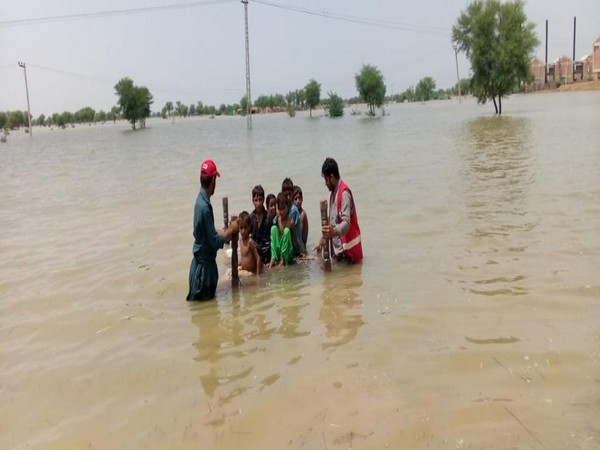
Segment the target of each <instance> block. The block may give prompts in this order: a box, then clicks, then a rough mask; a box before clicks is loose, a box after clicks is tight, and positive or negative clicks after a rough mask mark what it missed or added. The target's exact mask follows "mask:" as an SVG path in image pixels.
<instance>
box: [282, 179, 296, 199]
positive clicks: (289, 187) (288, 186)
mask: <svg viewBox="0 0 600 450" xmlns="http://www.w3.org/2000/svg"><path fill="white" fill-rule="evenodd" d="M293 191H294V183H293V182H292V180H291V179H289V178H286V179H285V180H283V182H282V183H281V192H283V193H284V194H285V195H287V196H288V199H289V200H290V202H291V201H292V192H293Z"/></svg>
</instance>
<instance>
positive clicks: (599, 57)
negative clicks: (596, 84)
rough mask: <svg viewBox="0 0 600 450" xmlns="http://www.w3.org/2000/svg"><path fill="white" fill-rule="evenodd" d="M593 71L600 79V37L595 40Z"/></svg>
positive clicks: (595, 76)
mask: <svg viewBox="0 0 600 450" xmlns="http://www.w3.org/2000/svg"><path fill="white" fill-rule="evenodd" d="M592 73H593V77H594V78H595V79H596V80H600V38H598V39H596V42H594V52H593V53H592Z"/></svg>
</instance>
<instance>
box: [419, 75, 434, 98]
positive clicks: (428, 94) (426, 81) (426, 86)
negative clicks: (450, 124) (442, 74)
mask: <svg viewBox="0 0 600 450" xmlns="http://www.w3.org/2000/svg"><path fill="white" fill-rule="evenodd" d="M433 98H435V81H434V80H433V78H431V77H425V78H422V79H421V80H419V82H418V83H417V87H416V88H415V100H417V101H421V102H426V101H427V100H431V99H433Z"/></svg>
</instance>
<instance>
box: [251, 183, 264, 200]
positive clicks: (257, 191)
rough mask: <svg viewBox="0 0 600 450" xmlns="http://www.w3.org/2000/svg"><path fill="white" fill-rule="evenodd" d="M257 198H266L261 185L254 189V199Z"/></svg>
mask: <svg viewBox="0 0 600 450" xmlns="http://www.w3.org/2000/svg"><path fill="white" fill-rule="evenodd" d="M256 196H259V197H262V198H263V199H264V198H265V190H264V189H263V187H262V186H261V185H260V184H257V185H256V186H254V187H253V188H252V198H254V197H256Z"/></svg>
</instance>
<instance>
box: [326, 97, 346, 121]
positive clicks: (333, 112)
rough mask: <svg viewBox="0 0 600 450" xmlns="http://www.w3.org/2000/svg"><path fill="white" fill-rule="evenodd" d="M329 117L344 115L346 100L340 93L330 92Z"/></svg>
mask: <svg viewBox="0 0 600 450" xmlns="http://www.w3.org/2000/svg"><path fill="white" fill-rule="evenodd" d="M328 95H329V117H342V116H343V115H344V100H342V97H340V96H339V95H337V94H335V93H333V92H329V93H328Z"/></svg>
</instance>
